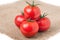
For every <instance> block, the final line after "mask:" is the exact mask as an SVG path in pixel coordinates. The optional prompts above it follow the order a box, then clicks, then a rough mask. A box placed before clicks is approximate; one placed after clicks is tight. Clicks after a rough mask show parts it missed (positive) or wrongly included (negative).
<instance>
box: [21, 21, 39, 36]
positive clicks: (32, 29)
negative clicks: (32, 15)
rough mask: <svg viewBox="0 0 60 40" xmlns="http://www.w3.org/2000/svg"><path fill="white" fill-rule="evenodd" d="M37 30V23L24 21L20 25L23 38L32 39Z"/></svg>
mask: <svg viewBox="0 0 60 40" xmlns="http://www.w3.org/2000/svg"><path fill="white" fill-rule="evenodd" d="M38 30H39V27H38V24H37V22H35V21H34V22H27V21H24V22H23V23H22V24H21V27H20V31H21V32H22V34H23V35H24V36H25V37H33V36H34V35H35V34H36V33H37V32H38Z"/></svg>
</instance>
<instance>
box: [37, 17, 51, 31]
mask: <svg viewBox="0 0 60 40" xmlns="http://www.w3.org/2000/svg"><path fill="white" fill-rule="evenodd" d="M50 24H51V23H50V20H49V19H48V18H47V17H44V18H41V19H40V20H39V21H38V25H39V31H46V30H48V29H49V28H50Z"/></svg>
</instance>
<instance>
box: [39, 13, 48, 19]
mask: <svg viewBox="0 0 60 40" xmlns="http://www.w3.org/2000/svg"><path fill="white" fill-rule="evenodd" d="M47 15H48V14H45V13H44V14H43V15H41V16H40V18H44V17H45V16H47Z"/></svg>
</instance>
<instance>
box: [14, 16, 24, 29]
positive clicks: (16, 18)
mask: <svg viewBox="0 0 60 40" xmlns="http://www.w3.org/2000/svg"><path fill="white" fill-rule="evenodd" d="M24 20H25V18H24V16H23V15H17V16H16V17H15V24H16V25H17V26H18V28H20V24H21V23H22V22H23V21H24Z"/></svg>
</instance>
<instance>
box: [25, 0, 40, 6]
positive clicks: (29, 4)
mask: <svg viewBox="0 0 60 40" xmlns="http://www.w3.org/2000/svg"><path fill="white" fill-rule="evenodd" d="M26 3H27V4H29V5H30V6H32V7H34V6H37V5H40V4H34V3H35V2H34V1H33V2H32V4H30V3H29V2H27V1H26Z"/></svg>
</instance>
